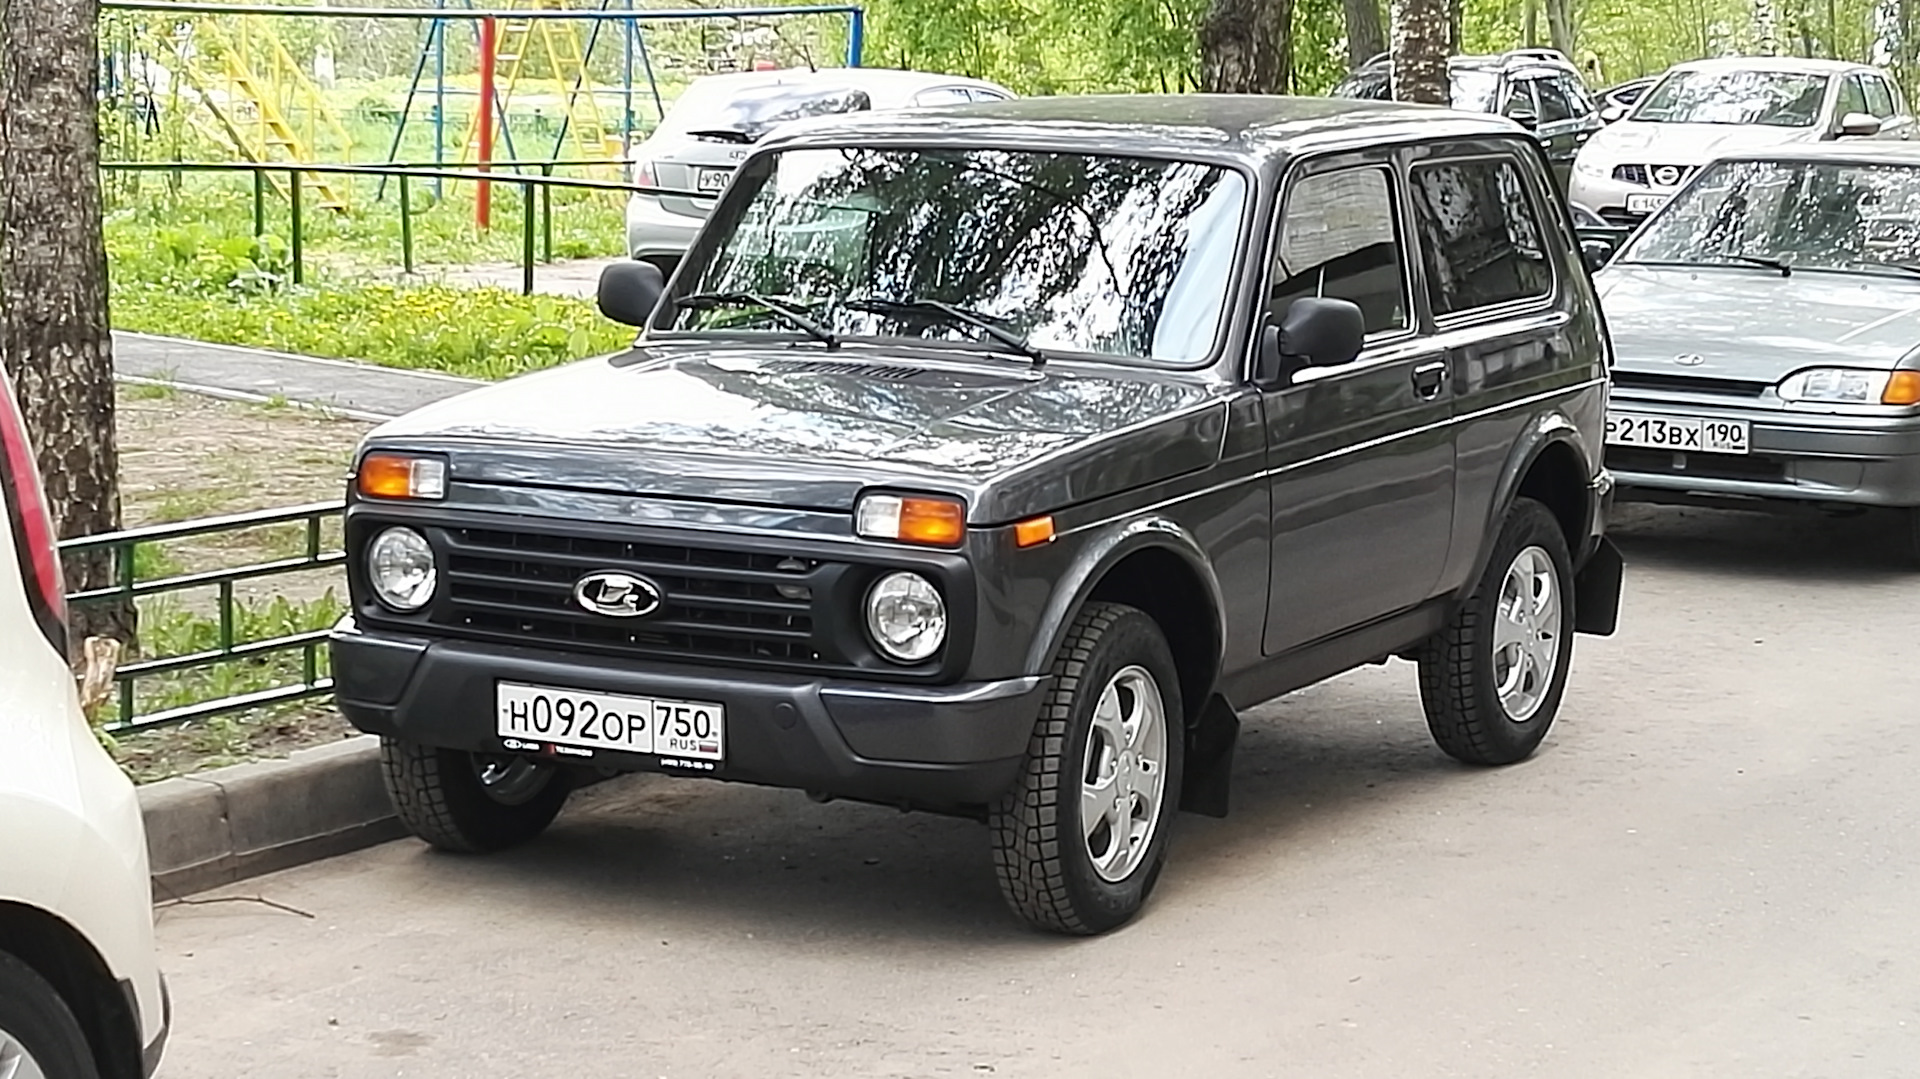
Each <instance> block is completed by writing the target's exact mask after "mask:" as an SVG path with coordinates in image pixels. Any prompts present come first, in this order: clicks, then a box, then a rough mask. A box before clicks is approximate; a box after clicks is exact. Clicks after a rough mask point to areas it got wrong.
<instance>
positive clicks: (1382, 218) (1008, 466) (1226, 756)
mask: <svg viewBox="0 0 1920 1079" xmlns="http://www.w3.org/2000/svg"><path fill="white" fill-rule="evenodd" d="M1403 206H1404V207H1406V208H1407V212H1406V213H1402V212H1401V211H1400V209H1399V208H1400V207H1403ZM600 306H601V309H602V310H603V311H605V312H607V313H608V314H609V315H611V316H613V317H615V318H617V319H619V320H621V321H623V322H626V323H629V324H632V325H635V326H638V327H642V328H643V331H644V332H643V333H642V335H641V337H640V339H639V341H638V342H637V343H636V344H635V346H634V347H633V348H632V349H631V350H630V351H627V352H624V353H621V354H619V355H616V356H612V357H608V358H604V359H596V360H589V361H585V362H582V363H578V364H574V365H571V366H568V367H565V368H561V369H558V370H554V371H549V372H546V373H543V374H539V375H535V376H532V377H528V378H524V379H520V380H517V381H514V382H509V383H505V384H501V385H497V386H494V387H490V388H486V389H482V390H480V391H477V392H474V393H471V394H467V395H464V396H462V397H459V398H455V399H453V400H450V401H447V402H443V403H440V404H437V405H433V406H430V407H428V408H426V409H423V410H421V411H419V412H416V413H414V414H413V415H411V416H409V417H405V418H402V419H400V420H397V421H393V422H391V423H389V424H387V425H386V426H384V427H382V428H380V429H378V430H377V431H375V432H374V433H373V434H372V435H371V436H370V437H369V438H368V439H367V441H366V443H365V444H364V446H363V447H362V449H361V451H360V453H359V455H358V457H357V465H356V477H357V478H356V480H355V482H354V486H353V492H352V494H351V498H350V505H349V508H348V511H347V544H348V547H349V549H350V551H351V555H350V560H351V566H352V568H351V570H350V581H351V596H352V604H353V613H352V615H351V617H350V618H349V619H348V620H346V621H344V622H342V623H341V625H340V626H339V627H338V628H337V629H336V630H335V632H334V633H333V661H334V674H335V678H336V679H337V691H338V696H339V701H340V705H341V708H342V709H343V711H344V712H345V713H346V714H347V716H348V717H349V718H351V720H352V721H353V723H354V724H355V725H357V726H358V727H360V728H361V729H362V730H365V731H371V732H374V733H376V734H378V735H380V736H381V739H382V753H383V759H384V761H385V767H386V776H387V781H388V784H389V789H390V790H391V792H392V796H393V801H394V805H395V807H396V809H397V811H398V813H399V815H400V817H401V819H402V820H404V821H405V822H406V824H407V826H408V827H409V828H411V829H412V830H413V832H414V834H415V835H417V836H419V837H421V838H423V839H425V840H426V841H428V842H429V843H432V844H434V845H436V846H438V847H442V848H445V849H448V850H456V851H484V850H492V849H497V848H501V847H505V846H508V845H510V844H513V843H517V842H520V841H523V840H526V839H528V838H530V837H532V836H534V835H535V834H537V833H539V832H540V831H541V830H542V829H544V828H545V827H546V826H547V824H548V822H550V821H551V820H552V819H553V817H554V814H555V813H556V812H557V811H558V810H559V808H560V806H561V803H562V802H563V801H564V800H565V799H566V797H567V790H568V788H569V786H570V785H571V784H572V783H573V782H574V779H575V777H576V776H578V775H581V774H585V773H586V772H587V771H588V770H592V769H599V770H604V771H608V772H624V771H659V772H666V773H669V774H673V775H680V776H691V777H702V778H710V779H723V780H736V781H742V782H751V783H760V784H769V785H773V786H778V787H790V788H798V789H802V790H806V791H809V792H812V793H813V794H814V795H815V797H817V798H821V799H825V798H847V799H857V800H862V801H870V802H875V803H879V804H883V805H890V806H897V807H900V808H903V809H923V810H932V811H936V812H945V813H954V814H961V815H965V816H971V817H975V818H978V819H981V820H984V821H985V822H987V824H988V825H989V826H990V831H991V836H992V845H993V850H994V858H993V864H994V867H995V871H996V873H997V875H998V878H999V882H1000V886H1001V890H1002V892H1003V894H1004V895H1005V897H1006V899H1007V901H1008V903H1009V904H1010V905H1011V907H1012V908H1013V910H1014V911H1015V912H1016V913H1017V914H1018V915H1019V916H1020V917H1021V918H1023V919H1025V920H1026V921H1027V922H1029V923H1031V924H1032V925H1034V926H1038V927H1042V928H1045V929H1050V930H1055V931H1060V932H1066V933H1093V932H1099V931H1102V930H1105V929H1109V928H1112V927H1114V926H1116V925H1119V924H1120V923H1122V922H1124V921H1126V920H1127V919H1128V918H1130V917H1131V916H1132V915H1133V914H1134V913H1135V912H1136V911H1137V910H1138V909H1139V908H1140V906H1141V904H1142V902H1143V901H1144V900H1145V898H1146V896H1147V893H1148V891H1149V890H1150V889H1151V888H1152V886H1153V883H1154V881H1155V879H1156V878H1157V876H1158V875H1159V872H1160V866H1161V861H1162V858H1163V856H1164V854H1165V852H1166V848H1167V844H1168V840H1169V832H1170V828H1171V825H1172V823H1173V822H1172V820H1171V819H1170V818H1171V817H1172V815H1173V813H1174V810H1175V807H1187V808H1190V809H1194V810H1196V811H1202V812H1209V813H1214V814H1220V813H1224V812H1225V804H1226V780H1227V776H1228V774H1229V770H1230V767H1231V749H1232V745H1233V742H1234V732H1235V731H1236V730H1237V729H1238V725H1239V721H1238V720H1237V719H1236V718H1235V717H1236V716H1237V714H1238V713H1240V712H1242V711H1244V710H1245V709H1247V708H1249V707H1252V706H1254V705H1256V704H1258V703H1260V702H1261V701H1265V700H1267V699H1269V698H1272V697H1274V696H1277V695H1279V694H1282V693H1285V692H1288V691H1290V690H1293V689H1296V688H1299V687H1301V686H1305V685H1307V684H1309V683H1312V682H1315V681H1318V680H1320V679H1323V678H1326V677H1328V676H1330V675H1333V674H1335V673H1338V672H1340V671H1343V670H1346V669H1348V668H1351V667H1354V666H1356V665H1359V664H1364V663H1367V662H1369V661H1384V660H1386V659H1387V658H1389V657H1393V656H1401V657H1404V658H1409V659H1413V660H1416V661H1417V663H1418V665H1419V670H1420V685H1421V693H1422V701H1423V704H1424V707H1425V712H1426V718H1427V722H1428V724H1429V726H1430V728H1431V730H1432V733H1433V736H1434V738H1435V739H1436V741H1437V742H1438V743H1439V745H1440V747H1441V748H1442V749H1443V750H1444V751H1445V752H1447V753H1449V754H1451V755H1453V756H1454V757H1456V758H1458V759H1460V760H1463V761H1467V762H1471V763H1475V764H1482V765H1497V764H1507V763H1511V762H1513V761H1517V760H1520V759H1522V758H1524V757H1526V756H1528V755H1529V754H1530V753H1532V752H1533V750H1534V748H1535V747H1536V746H1537V745H1539V743H1540V740H1541V738H1542V737H1544V736H1545V734H1546V732H1547V729H1548V726H1549V724H1551V723H1552V721H1553V717H1554V714H1555V712H1556V711H1557V709H1558V707H1559V704H1560V699H1561V695H1562V693H1563V691H1564V689H1565V684H1566V677H1567V671H1568V667H1569V665H1570V663H1571V660H1572V634H1573V633H1574V632H1576V631H1590V632H1596V633H1605V632H1610V631H1611V630H1612V627H1613V621H1614V613H1615V609H1616V606H1617V601H1618V594H1619V583H1620V561H1619V558H1618V556H1617V555H1616V554H1614V552H1613V550H1612V548H1611V547H1610V546H1609V545H1607V544H1606V543H1605V541H1604V538H1603V532H1604V521H1605V506H1606V502H1607V498H1608V492H1609V487H1610V480H1609V478H1608V477H1607V474H1606V473H1605V471H1604V470H1603V469H1602V467H1601V464H1600V455H1601V452H1602V451H1601V444H1602V443H1601V438H1602V421H1603V416H1604V411H1605V394H1606V384H1607V381H1606V380H1607V366H1608V346H1607V342H1606V336H1605V334H1604V332H1603V329H1602V326H1601V320H1600V314H1599V309H1598V305H1597V302H1596V300H1595V297H1594V294H1593V291H1592V285H1591V281H1590V279H1589V277H1588V274H1587V272H1586V271H1585V270H1584V269H1583V268H1582V266H1581V264H1580V261H1579V256H1578V254H1577V253H1576V250H1575V247H1574V244H1573V238H1572V234H1571V230H1570V226H1569V225H1568V223H1567V219H1566V216H1565V214H1564V213H1563V212H1562V211H1561V210H1560V209H1559V204H1558V196H1557V195H1556V194H1555V193H1554V191H1553V189H1552V185H1551V181H1550V179H1549V177H1548V173H1547V169H1546V166H1545V161H1544V159H1543V157H1542V156H1541V154H1540V152H1539V149H1538V147H1537V146H1534V145H1532V144H1531V143H1530V142H1529V141H1528V140H1527V139H1526V138H1525V136H1524V135H1522V134H1521V133H1519V132H1516V131H1515V130H1514V128H1513V125H1512V124H1509V123H1507V122H1505V121H1504V120H1499V119H1496V118H1493V117H1487V116H1474V115H1468V114H1453V115H1438V116H1436V114H1435V113H1434V112H1433V111H1432V110H1425V109H1412V108H1407V107H1403V106H1395V105H1374V104H1364V103H1357V102H1337V101H1327V100H1318V101H1315V100H1304V99H1288V98H1263V97H1254V96H1244V95H1231V96H1218V97H1214V96H1205V95H1193V96H1172V97H1152V96H1124V97H1108V98H1099V97H1095V98H1047V99H1033V100H1027V101H1013V102H1005V103H1001V104H997V105H977V106H970V107H964V108H955V109H928V110H906V111H900V112H895V113H891V114H881V113H869V114H863V115H859V116H854V115H848V116H842V117H830V118H822V119H818V120H813V121H808V122H807V123H805V124H804V125H795V126H793V127H791V128H788V129H786V130H785V131H783V132H782V133H780V134H776V135H773V136H770V137H769V138H768V139H767V140H766V141H765V142H764V143H762V144H761V145H759V146H757V147H756V148H755V149H754V151H753V153H752V154H751V155H749V157H748V158H747V159H746V161H745V162H744V164H743V165H742V168H741V171H740V174H739V175H738V177H737V178H736V179H735V180H734V182H733V183H732V184H731V185H730V186H729V187H728V188H727V190H726V192H725V193H724V194H723V195H722V196H721V198H720V201H719V205H718V207H717V208H716V210H715V213H714V216H713V219H712V220H711V222H710V223H709V225H708V227H707V229H706V230H705V231H704V232H702V233H701V235H700V237H699V239H697V240H696V241H695V243H694V245H693V247H692V248H691V249H689V252H688V254H687V259H686V262H685V264H684V265H682V267H681V268H680V272H679V273H678V274H676V275H675V277H674V278H673V282H672V285H671V289H670V291H669V290H668V286H667V285H666V284H665V283H664V282H663V281H662V278H661V275H660V273H659V271H658V269H657V268H655V267H653V266H651V265H648V264H645V263H638V262H623V263H620V264H617V265H615V266H613V267H610V268H609V269H608V270H607V271H606V274H605V276H604V277H603V278H602V283H601V292H600ZM1439 326H1444V327H1445V330H1444V334H1442V332H1441V331H1440V330H1439V329H1438V328H1437V327H1439Z"/></svg>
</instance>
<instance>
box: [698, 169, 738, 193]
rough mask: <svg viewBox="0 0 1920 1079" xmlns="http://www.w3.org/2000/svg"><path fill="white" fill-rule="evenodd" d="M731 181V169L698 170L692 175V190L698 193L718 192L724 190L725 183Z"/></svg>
mask: <svg viewBox="0 0 1920 1079" xmlns="http://www.w3.org/2000/svg"><path fill="white" fill-rule="evenodd" d="M731 179H733V170H732V169H699V170H697V171H696V172H695V173H694V177H693V183H694V188H695V189H696V190H699V191H711V192H719V191H722V190H724V189H725V188H726V186H727V181H728V180H731Z"/></svg>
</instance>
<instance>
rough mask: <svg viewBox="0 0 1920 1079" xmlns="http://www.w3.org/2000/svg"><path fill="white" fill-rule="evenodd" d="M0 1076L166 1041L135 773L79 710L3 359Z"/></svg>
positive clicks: (91, 1074) (43, 514)
mask: <svg viewBox="0 0 1920 1079" xmlns="http://www.w3.org/2000/svg"><path fill="white" fill-rule="evenodd" d="M0 503H3V504H4V505H0V510H3V511H4V515H5V518H6V521H5V524H4V525H0V644H3V645H4V647H0V1076H6V1077H9V1079H12V1077H19V1079H96V1077H100V1079H120V1077H134V1076H145V1075H151V1074H152V1073H153V1070H154V1069H155V1068H156V1067H157V1066H158V1065H159V1062H160V1056H161V1053H162V1051H163V1048H164V1046H165V1044H166V1034H167V1026H168V1018H169V1017H168V1005H167V996H166V988H165V986H164V985H163V984H162V981H161V977H160V973H159V969H158V967H157V966H156V964H155V958H154V946H153V908H152V893H151V886H150V885H149V883H148V876H147V841H146V834H145V831H144V825H143V824H142V821H141V817H140V803H139V800H138V799H137V798H136V797H135V796H134V791H133V784H132V783H130V782H128V781H127V777H126V776H125V775H124V774H123V773H122V772H121V771H120V768H119V766H117V765H115V764H114V763H113V761H112V760H110V759H109V758H108V757H107V754H106V752H105V751H104V750H102V749H101V747H100V743H99V742H98V741H97V740H96V739H95V737H94V734H93V731H92V729H91V728H90V727H89V726H88V725H87V720H86V717H85V716H84V715H82V714H81V711H80V703H79V700H78V698H77V696H76V693H75V689H74V681H73V677H72V675H71V674H70V673H69V671H68V668H67V659H66V637H67V633H66V600H65V591H64V588H63V586H62V584H61V576H60V563H59V561H58V555H57V554H56V553H55V548H54V543H53V531H52V528H51V526H50V524H49V523H48V519H47V511H46V504H45V502H44V500H43V497H42V493H41V487H40V476H39V473H38V471H36V469H35V467H34V461H33V453H32V451H31V450H30V449H29V448H28V446H27V440H26V430H25V427H24V425H23V424H22V423H21V422H20V412H19V408H18V405H17V402H16V400H15V398H14V396H13V388H12V385H11V383H10V382H9V381H8V379H7V377H6V375H5V374H4V373H3V372H0Z"/></svg>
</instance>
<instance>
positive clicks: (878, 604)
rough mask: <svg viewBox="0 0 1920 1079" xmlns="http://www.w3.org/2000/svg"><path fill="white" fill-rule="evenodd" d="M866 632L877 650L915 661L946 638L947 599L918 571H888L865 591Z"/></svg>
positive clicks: (930, 653)
mask: <svg viewBox="0 0 1920 1079" xmlns="http://www.w3.org/2000/svg"><path fill="white" fill-rule="evenodd" d="M867 635H868V636H870V637H872V638H873V643H874V645H875V646H876V647H878V648H879V649H880V652H881V654H883V655H885V656H886V657H887V658H888V659H891V660H894V661H896V662H899V663H918V662H920V661H921V660H924V659H926V658H928V657H930V656H932V655H933V654H934V653H935V652H938V651H939V650H940V646H941V645H942V644H945V643H946V640H947V603H946V601H945V600H943V599H941V598H940V590H939V589H937V588H935V587H933V582H931V581H929V580H927V579H926V578H925V577H922V576H920V575H919V574H918V573H906V572H901V573H889V574H887V575H886V576H885V577H882V578H880V579H879V580H878V581H876V582H874V586H873V587H872V588H871V589H868V591H867Z"/></svg>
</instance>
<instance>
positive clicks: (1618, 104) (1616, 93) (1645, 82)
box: [1595, 75, 1660, 124]
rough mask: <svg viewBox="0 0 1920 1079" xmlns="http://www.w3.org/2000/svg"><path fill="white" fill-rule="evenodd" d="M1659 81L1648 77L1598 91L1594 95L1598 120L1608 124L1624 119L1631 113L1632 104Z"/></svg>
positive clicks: (1654, 76)
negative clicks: (1597, 109) (1598, 110)
mask: <svg viewBox="0 0 1920 1079" xmlns="http://www.w3.org/2000/svg"><path fill="white" fill-rule="evenodd" d="M1659 81H1660V77H1659V76H1658V75H1648V76H1646V77H1645V78H1639V79H1628V80H1627V81H1626V82H1623V83H1621V84H1619V85H1618V86H1609V87H1608V88H1606V89H1605V90H1602V91H1600V93H1599V94H1597V95H1595V97H1596V98H1597V100H1598V101H1599V104H1600V119H1602V120H1605V121H1606V122H1607V123H1610V124H1611V123H1613V122H1614V121H1616V120H1621V119H1624V118H1625V117H1626V115H1627V113H1629V112H1632V111H1633V106H1634V103H1635V102H1637V101H1639V100H1640V98H1641V97H1642V96H1644V95H1645V94H1646V92H1647V91H1648V90H1651V89H1652V88H1653V84H1654V83H1656V82H1659Z"/></svg>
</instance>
